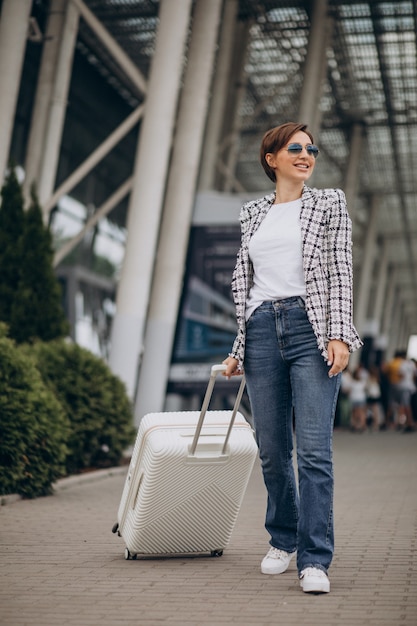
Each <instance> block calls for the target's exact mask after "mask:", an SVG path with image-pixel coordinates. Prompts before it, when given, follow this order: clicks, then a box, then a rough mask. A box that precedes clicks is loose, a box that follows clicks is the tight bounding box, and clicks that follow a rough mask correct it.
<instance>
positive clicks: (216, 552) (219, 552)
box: [210, 550, 223, 556]
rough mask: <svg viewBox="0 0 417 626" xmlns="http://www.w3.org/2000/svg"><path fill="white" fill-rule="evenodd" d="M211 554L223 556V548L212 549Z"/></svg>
mask: <svg viewBox="0 0 417 626" xmlns="http://www.w3.org/2000/svg"><path fill="white" fill-rule="evenodd" d="M210 554H211V556H223V550H212V551H211V553H210Z"/></svg>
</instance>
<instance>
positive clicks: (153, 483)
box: [113, 365, 257, 559]
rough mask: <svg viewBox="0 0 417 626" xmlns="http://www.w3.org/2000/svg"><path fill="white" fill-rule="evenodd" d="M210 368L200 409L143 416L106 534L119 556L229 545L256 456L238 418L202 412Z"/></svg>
mask: <svg viewBox="0 0 417 626" xmlns="http://www.w3.org/2000/svg"><path fill="white" fill-rule="evenodd" d="M224 369H225V366H223V365H214V366H213V367H212V370H211V376H210V381H209V384H208V387H207V392H206V395H205V398H204V402H203V407H202V409H201V412H199V411H178V412H171V413H169V412H166V413H149V414H148V415H146V416H145V417H144V418H143V419H142V421H141V423H140V426H139V431H138V435H137V439H136V444H135V447H134V450H133V454H132V459H131V462H130V466H129V470H128V474H127V477H126V481H125V485H124V489H123V493H122V498H121V501H120V506H119V510H118V521H117V523H116V524H115V525H114V526H113V532H114V533H116V532H117V533H118V534H119V536H121V537H123V539H124V542H125V544H126V549H125V558H126V559H130V558H134V559H135V558H137V556H158V555H164V556H169V555H177V556H178V555H193V554H204V553H209V554H211V555H212V556H221V554H222V553H223V549H224V548H225V547H226V546H227V545H228V543H229V540H230V537H231V534H232V531H233V528H234V525H235V522H236V518H237V515H238V513H239V509H240V505H241V503H242V500H243V496H244V493H245V490H246V486H247V484H248V481H249V477H250V474H251V471H252V468H253V464H254V461H255V458H256V455H257V445H256V443H255V439H254V436H253V431H252V428H251V427H250V425H249V424H248V423H247V421H246V420H245V419H244V418H243V416H242V415H241V414H240V413H238V412H237V410H238V408H239V404H240V400H241V397H242V394H243V390H244V386H245V381H244V379H243V380H242V382H241V385H240V388H239V392H238V395H237V398H236V402H235V406H234V409H233V411H232V412H230V411H207V408H208V405H209V402H210V397H211V394H212V391H213V386H214V382H215V378H216V375H217V374H218V373H219V372H220V371H224Z"/></svg>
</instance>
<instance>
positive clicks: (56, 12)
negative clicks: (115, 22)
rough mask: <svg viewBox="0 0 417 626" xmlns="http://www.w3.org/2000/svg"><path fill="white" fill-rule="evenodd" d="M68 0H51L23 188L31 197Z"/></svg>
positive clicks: (42, 150) (39, 160)
mask: <svg viewBox="0 0 417 626" xmlns="http://www.w3.org/2000/svg"><path fill="white" fill-rule="evenodd" d="M67 2H68V0H51V4H50V7H49V16H48V22H47V26H46V30H45V40H44V43H43V49H42V59H41V65H40V70H39V76H38V83H37V87H36V95H35V104H34V107H33V113H32V120H31V124H30V133H29V140H28V144H27V150H26V160H25V183H24V192H25V196H26V198H27V199H29V197H30V187H31V185H32V183H33V182H35V183H36V184H38V180H39V173H40V168H41V163H42V157H43V154H44V143H45V134H46V128H47V123H48V115H49V111H50V108H51V102H52V93H53V87H54V78H55V75H56V65H57V59H58V54H59V47H60V43H61V37H62V30H63V25H64V17H65V6H66V4H67Z"/></svg>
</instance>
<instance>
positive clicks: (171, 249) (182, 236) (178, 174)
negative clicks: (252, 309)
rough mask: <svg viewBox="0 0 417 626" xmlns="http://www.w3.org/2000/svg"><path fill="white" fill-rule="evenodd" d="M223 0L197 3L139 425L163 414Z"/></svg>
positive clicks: (137, 416)
mask: <svg viewBox="0 0 417 626" xmlns="http://www.w3.org/2000/svg"><path fill="white" fill-rule="evenodd" d="M221 5H222V0H211V2H207V1H206V0H197V4H196V7H195V14H194V17H193V30H192V36H191V44H190V49H189V53H188V65H187V72H186V75H185V80H184V87H183V93H182V96H181V101H180V107H179V113H178V120H177V132H176V135H175V142H174V148H173V154H172V162H171V168H170V172H169V178H168V184H167V193H166V200H165V205H164V212H163V220H162V225H161V233H160V241H159V246H158V255H157V260H156V265H155V273H154V280H153V286H152V291H151V298H150V305H149V314H148V322H147V328H146V335H145V342H144V345H145V351H144V355H143V361H142V365H141V368H140V376H139V384H138V392H137V396H136V407H135V422H136V423H137V424H138V423H139V422H140V420H141V418H142V417H143V415H145V414H146V413H148V412H150V411H162V410H163V408H164V402H165V390H166V384H167V381H168V375H169V367H170V364H171V352H172V346H173V342H174V336H175V327H176V323H177V316H178V308H179V302H180V298H181V290H182V284H183V275H184V266H185V260H186V256H187V246H188V236H189V231H190V224H191V219H192V210H193V206H194V194H195V187H196V182H197V175H198V166H199V161H200V154H201V147H202V143H203V133H204V124H205V121H206V111H207V105H208V94H209V87H210V81H211V76H212V71H213V64H214V54H215V47H216V41H217V32H218V26H219V21H220V11H221Z"/></svg>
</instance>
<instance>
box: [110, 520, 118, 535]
mask: <svg viewBox="0 0 417 626" xmlns="http://www.w3.org/2000/svg"><path fill="white" fill-rule="evenodd" d="M118 530H119V524H118V522H116V523H115V524H114V526H113V528H112V529H111V531H112V533H117V531H118Z"/></svg>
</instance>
